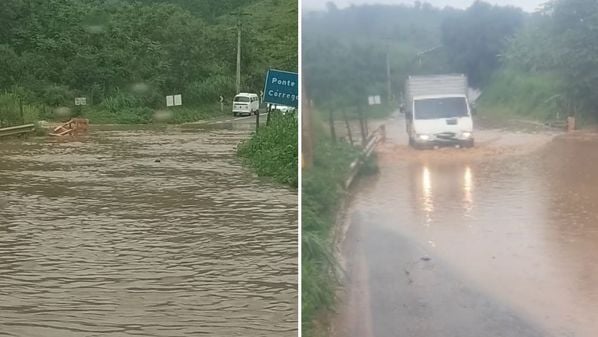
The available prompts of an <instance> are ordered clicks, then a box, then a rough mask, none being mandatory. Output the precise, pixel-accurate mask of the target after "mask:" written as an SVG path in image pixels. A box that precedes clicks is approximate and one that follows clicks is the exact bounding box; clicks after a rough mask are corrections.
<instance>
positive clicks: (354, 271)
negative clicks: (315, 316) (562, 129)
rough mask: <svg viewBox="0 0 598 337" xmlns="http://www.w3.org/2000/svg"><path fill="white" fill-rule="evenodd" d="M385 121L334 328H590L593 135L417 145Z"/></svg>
mask: <svg viewBox="0 0 598 337" xmlns="http://www.w3.org/2000/svg"><path fill="white" fill-rule="evenodd" d="M404 134H405V131H404V125H403V122H402V121H401V120H400V119H399V120H393V121H391V122H389V124H388V135H389V138H388V142H387V143H386V144H384V145H381V146H380V147H379V149H378V159H379V164H380V173H379V174H378V175H376V176H373V177H369V178H367V179H365V180H362V181H361V182H360V183H359V185H358V186H357V187H356V189H355V196H354V197H353V199H352V201H351V204H350V207H349V210H348V213H347V219H346V228H345V229H346V230H345V236H344V241H343V243H342V256H343V260H344V266H345V270H346V272H347V274H346V275H347V278H346V280H345V285H346V291H345V292H344V294H343V301H342V303H341V304H340V308H339V315H338V317H337V319H336V321H335V324H334V329H335V331H336V333H335V335H336V336H338V337H340V336H343V337H352V336H353V337H358V336H359V337H372V336H376V337H381V336H389V337H390V336H411V337H435V336H438V337H441V336H442V337H444V336H459V337H467V336H471V337H475V336H508V337H511V336H512V337H524V336H525V337H527V336H538V337H539V336H563V337H595V336H598V173H597V172H598V171H596V167H598V151H597V149H598V134H597V133H583V132H580V133H576V134H567V135H562V134H558V133H554V132H551V131H547V130H530V131H525V130H523V131H521V130H520V131H509V130H505V129H498V128H493V129H481V130H478V131H477V133H476V134H477V140H478V146H477V147H476V148H475V149H470V150H469V149H440V150H431V151H415V150H412V149H410V148H408V147H407V146H406V137H405V136H404Z"/></svg>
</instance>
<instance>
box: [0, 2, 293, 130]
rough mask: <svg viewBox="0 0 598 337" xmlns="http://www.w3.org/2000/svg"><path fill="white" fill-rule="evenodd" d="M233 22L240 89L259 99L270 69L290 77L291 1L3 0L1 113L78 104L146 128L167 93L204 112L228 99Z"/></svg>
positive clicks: (0, 14)
mask: <svg viewBox="0 0 598 337" xmlns="http://www.w3.org/2000/svg"><path fill="white" fill-rule="evenodd" d="M239 14H241V15H239ZM239 17H240V20H241V22H242V32H243V33H242V36H243V39H242V48H241V49H242V58H241V60H242V64H241V69H242V85H241V89H242V90H244V91H250V92H259V90H260V89H261V87H262V86H263V78H264V76H265V73H266V71H267V69H268V68H269V67H272V68H280V69H285V70H290V71H296V70H297V52H296V50H297V1H296V0H294V1H291V2H282V1H278V0H253V1H240V0H227V1H219V2H214V1H207V0H171V1H152V0H143V1H126V0H114V1H90V0H5V1H2V2H1V3H0V22H2V25H0V74H2V76H0V92H5V93H6V94H5V97H2V98H0V113H3V114H5V115H6V114H7V113H9V112H10V111H9V110H10V108H9V107H10V106H11V104H9V103H10V101H14V100H15V99H18V100H19V101H23V102H24V103H25V104H26V105H28V106H29V107H32V108H31V109H34V108H33V107H37V108H38V110H40V111H41V115H42V116H40V118H49V117H51V116H50V115H51V111H52V109H53V108H54V107H61V106H67V107H68V106H71V105H73V103H72V102H73V99H74V97H77V96H85V97H87V99H88V103H90V104H91V106H90V107H89V109H90V110H91V111H92V112H98V111H99V112H100V113H99V115H103V116H104V117H106V118H107V119H114V118H116V119H117V121H119V120H120V121H124V122H148V121H150V120H151V113H152V111H153V110H155V109H159V108H161V107H163V105H164V96H165V95H168V94H174V93H181V94H182V95H183V97H184V102H185V106H186V108H188V109H190V108H192V109H193V110H197V111H200V110H209V109H212V106H214V105H215V102H217V101H218V98H219V96H220V95H223V96H224V97H226V99H227V101H228V100H229V99H232V96H233V95H234V94H235V90H236V88H235V74H236V50H237V22H238V19H239ZM7 95H8V96H10V97H6V96H7ZM3 102H4V105H2V103H3ZM34 110H35V109H34ZM212 110H213V109H212ZM44 111H45V112H44ZM105 112H109V113H110V114H112V115H110V114H108V115H106V113H105ZM184 115H185V116H186V117H185V118H186V119H196V118H198V117H200V116H199V113H194V112H189V111H187V112H186V113H185V114H184ZM119 116H121V117H122V116H128V117H127V118H121V119H119V118H118V117H119Z"/></svg>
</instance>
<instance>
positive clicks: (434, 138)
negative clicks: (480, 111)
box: [406, 75, 474, 148]
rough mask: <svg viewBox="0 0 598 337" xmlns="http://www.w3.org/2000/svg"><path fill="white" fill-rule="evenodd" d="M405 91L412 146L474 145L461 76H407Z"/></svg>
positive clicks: (465, 82)
mask: <svg viewBox="0 0 598 337" xmlns="http://www.w3.org/2000/svg"><path fill="white" fill-rule="evenodd" d="M406 88H407V91H408V92H407V97H408V102H407V104H406V120H407V133H408V135H409V144H410V145H411V146H413V147H416V148H423V147H434V146H441V145H458V146H461V147H473V146H474V137H473V120H472V117H471V108H470V104H469V101H468V98H467V90H468V86H467V81H466V79H465V77H464V75H436V76H418V77H410V78H409V80H408V83H407V86H406Z"/></svg>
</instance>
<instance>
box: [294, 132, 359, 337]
mask: <svg viewBox="0 0 598 337" xmlns="http://www.w3.org/2000/svg"><path fill="white" fill-rule="evenodd" d="M319 140H320V141H319V143H318V145H317V146H316V149H315V151H314V165H313V167H311V168H310V169H307V170H304V171H303V176H302V177H303V181H302V187H303V189H302V195H301V198H302V224H301V226H302V243H301V244H302V257H301V260H302V267H301V268H302V276H301V280H302V289H303V291H302V293H301V298H302V308H301V310H302V318H303V322H302V325H303V335H304V336H314V335H316V334H317V333H318V332H319V331H320V330H319V329H318V328H317V325H316V324H317V323H322V320H321V316H322V315H325V314H326V313H328V312H329V311H330V310H331V309H332V308H333V306H334V303H335V289H336V287H337V285H338V279H337V270H338V268H337V263H336V261H335V257H334V242H333V228H334V224H335V217H336V213H337V211H338V207H339V203H340V200H341V199H342V198H343V197H344V189H343V187H342V186H343V184H344V180H345V178H346V177H347V175H348V174H349V165H350V163H351V162H352V161H353V160H355V159H356V158H357V157H358V156H359V151H358V150H357V149H355V148H354V147H352V146H350V145H349V144H346V143H343V142H336V143H332V142H331V141H330V140H329V139H326V138H325V137H323V136H321V137H319Z"/></svg>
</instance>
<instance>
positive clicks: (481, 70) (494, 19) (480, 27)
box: [442, 1, 524, 86]
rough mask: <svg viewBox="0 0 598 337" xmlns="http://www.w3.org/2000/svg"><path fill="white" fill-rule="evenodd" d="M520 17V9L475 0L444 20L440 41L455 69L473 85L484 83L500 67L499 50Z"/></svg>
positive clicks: (504, 44)
mask: <svg viewBox="0 0 598 337" xmlns="http://www.w3.org/2000/svg"><path fill="white" fill-rule="evenodd" d="M523 20H524V14H523V12H522V11H521V10H520V9H517V8H514V7H499V6H492V5H490V4H488V3H486V2H482V1H476V2H475V3H474V4H473V5H471V7H469V8H468V9H467V10H466V11H464V12H461V13H459V14H457V15H454V16H453V17H451V18H449V19H447V20H446V21H445V22H444V24H443V29H442V32H443V34H442V42H443V44H444V46H445V48H446V49H447V53H448V55H449V57H450V61H451V63H452V64H453V65H454V66H455V67H456V69H458V70H459V71H461V72H464V73H466V74H467V75H468V77H469V79H470V82H471V83H472V84H473V85H477V86H479V85H483V84H484V83H486V82H487V81H488V80H489V78H490V76H491V74H492V73H493V72H494V71H495V70H496V69H497V68H498V67H499V65H500V63H499V57H500V55H501V53H502V52H503V51H504V50H505V48H506V46H507V45H508V40H509V38H511V37H513V35H514V34H515V33H516V32H517V31H518V29H519V28H520V27H521V26H522V24H523Z"/></svg>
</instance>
